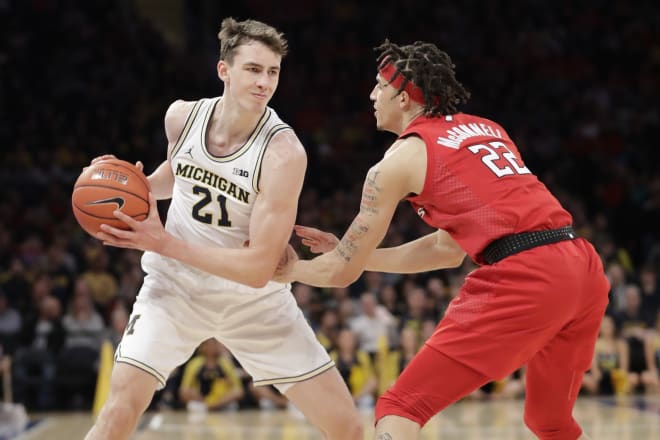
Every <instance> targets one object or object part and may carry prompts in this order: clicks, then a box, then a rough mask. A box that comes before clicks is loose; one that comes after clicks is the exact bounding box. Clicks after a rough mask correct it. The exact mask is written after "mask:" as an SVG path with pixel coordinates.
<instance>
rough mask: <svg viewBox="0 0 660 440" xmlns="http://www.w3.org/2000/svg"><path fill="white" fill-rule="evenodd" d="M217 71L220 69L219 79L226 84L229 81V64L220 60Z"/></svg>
mask: <svg viewBox="0 0 660 440" xmlns="http://www.w3.org/2000/svg"><path fill="white" fill-rule="evenodd" d="M217 69H218V78H220V79H221V80H222V81H223V82H225V83H226V82H227V80H228V79H229V73H228V70H229V65H228V64H227V62H226V61H224V60H219V61H218V65H217Z"/></svg>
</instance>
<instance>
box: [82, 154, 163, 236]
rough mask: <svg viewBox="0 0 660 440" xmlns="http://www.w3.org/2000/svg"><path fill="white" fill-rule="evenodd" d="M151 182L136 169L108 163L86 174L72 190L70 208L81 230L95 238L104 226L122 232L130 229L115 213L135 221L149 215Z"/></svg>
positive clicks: (105, 161)
mask: <svg viewBox="0 0 660 440" xmlns="http://www.w3.org/2000/svg"><path fill="white" fill-rule="evenodd" d="M149 189H150V186H149V181H148V180H147V178H146V177H145V175H144V173H142V171H140V170H139V169H138V168H137V167H136V166H135V165H133V164H131V163H128V162H126V161H123V160H119V159H107V160H102V161H100V162H97V163H95V164H94V165H90V166H89V167H87V168H86V169H85V170H83V172H82V174H81V175H80V177H78V180H76V184H75V185H74V186H73V194H72V195H71V205H73V215H75V217H76V220H78V223H79V224H80V226H81V227H82V228H83V229H84V230H85V231H87V232H88V233H90V234H91V235H95V234H96V233H97V232H99V231H100V230H101V229H100V226H101V224H103V223H105V224H107V225H110V226H114V227H115V228H119V229H129V227H128V225H127V224H126V223H124V222H123V221H121V220H119V219H118V218H117V217H115V216H114V215H113V214H112V213H113V212H114V211H115V210H117V209H119V210H121V212H123V213H124V214H126V215H129V216H131V217H133V218H134V219H135V220H138V221H139V220H144V219H145V218H147V215H148V214H149Z"/></svg>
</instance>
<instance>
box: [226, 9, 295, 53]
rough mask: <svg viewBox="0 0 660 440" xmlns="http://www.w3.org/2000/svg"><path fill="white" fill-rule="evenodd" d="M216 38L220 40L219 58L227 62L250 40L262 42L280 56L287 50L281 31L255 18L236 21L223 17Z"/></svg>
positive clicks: (287, 44) (287, 45)
mask: <svg viewBox="0 0 660 440" xmlns="http://www.w3.org/2000/svg"><path fill="white" fill-rule="evenodd" d="M218 40H220V59H221V60H224V61H226V62H227V63H229V64H231V63H232V62H233V61H234V55H235V54H236V49H237V48H238V47H239V46H241V45H243V44H248V43H249V42H251V41H258V42H260V43H263V44H264V45H265V46H266V47H268V48H269V49H270V50H272V51H273V52H275V53H276V54H279V55H280V56H281V57H282V58H284V57H285V56H286V54H287V52H288V50H289V43H288V42H287V41H286V39H285V38H284V34H283V33H281V32H279V31H278V30H277V29H275V28H274V27H272V26H270V25H267V24H266V23H262V22H260V21H257V20H244V21H236V20H235V19H234V18H232V17H229V18H225V19H224V20H222V24H221V25H220V32H218Z"/></svg>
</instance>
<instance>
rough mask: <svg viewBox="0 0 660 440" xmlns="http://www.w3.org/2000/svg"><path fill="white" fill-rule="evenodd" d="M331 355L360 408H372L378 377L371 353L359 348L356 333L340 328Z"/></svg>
mask: <svg viewBox="0 0 660 440" xmlns="http://www.w3.org/2000/svg"><path fill="white" fill-rule="evenodd" d="M330 357H331V358H332V360H333V361H335V364H336V365H337V369H338V370H339V373H340V374H341V377H342V378H343V379H344V382H346V385H348V389H349V390H350V391H351V395H352V396H353V400H354V401H355V404H356V405H357V406H358V408H371V407H373V405H374V401H375V392H376V389H377V388H378V379H377V377H376V373H375V371H374V367H373V362H372V359H371V357H370V356H369V353H367V352H366V351H364V350H362V349H361V348H359V346H358V344H357V337H356V335H355V333H353V331H352V330H351V329H349V328H342V329H341V330H339V336H338V337H337V348H336V349H335V350H334V351H332V352H331V353H330Z"/></svg>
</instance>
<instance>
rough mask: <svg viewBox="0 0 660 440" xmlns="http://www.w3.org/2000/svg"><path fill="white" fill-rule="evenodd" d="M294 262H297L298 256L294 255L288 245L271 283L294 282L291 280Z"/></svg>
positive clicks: (293, 251)
mask: <svg viewBox="0 0 660 440" xmlns="http://www.w3.org/2000/svg"><path fill="white" fill-rule="evenodd" d="M296 261H298V254H296V251H295V250H294V249H293V247H292V246H291V245H290V244H288V245H287V246H286V249H285V250H284V254H282V257H281V258H280V261H279V263H277V268H276V269H275V274H274V275H273V281H277V282H278V283H290V282H292V281H294V280H293V279H292V278H291V269H292V268H293V265H294V264H296Z"/></svg>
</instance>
